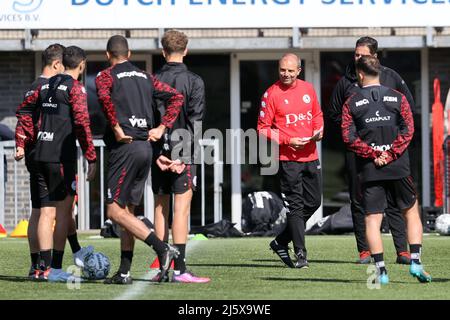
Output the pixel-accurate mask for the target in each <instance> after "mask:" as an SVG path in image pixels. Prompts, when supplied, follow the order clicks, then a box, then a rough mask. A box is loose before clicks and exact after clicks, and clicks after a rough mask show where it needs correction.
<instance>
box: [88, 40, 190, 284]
mask: <svg viewBox="0 0 450 320" xmlns="http://www.w3.org/2000/svg"><path fill="white" fill-rule="evenodd" d="M106 55H107V58H108V61H109V63H110V65H111V67H109V68H108V69H106V70H104V71H102V72H100V73H99V75H98V76H97V78H96V87H97V95H98V98H99V101H100V103H101V105H102V106H103V111H104V113H105V115H106V118H107V120H108V124H109V126H108V128H107V132H106V134H105V137H104V140H105V143H106V145H107V147H108V149H109V151H110V153H109V160H108V190H107V191H108V194H107V203H108V217H109V218H110V219H111V220H113V221H114V222H116V223H117V224H119V225H120V226H121V227H123V228H124V229H123V230H122V232H121V233H120V240H121V260H120V267H119V270H118V271H117V272H116V274H114V275H113V276H112V277H111V278H109V279H107V280H106V281H105V283H106V284H131V283H132V278H131V276H130V268H131V262H132V259H133V251H134V237H136V238H138V239H140V240H142V241H144V242H145V243H146V244H147V245H148V246H150V247H153V249H154V250H155V251H156V253H157V254H158V258H159V261H160V264H161V271H162V277H161V280H162V278H163V277H164V276H165V274H166V272H167V271H168V269H169V267H170V263H171V262H172V260H173V259H174V258H175V257H176V256H178V250H176V249H175V248H174V247H172V246H170V245H168V244H166V243H164V242H163V241H161V240H159V239H158V237H157V236H156V234H155V233H154V232H153V231H152V230H150V229H149V228H148V227H147V226H146V225H145V224H144V222H142V221H141V220H139V219H138V218H137V217H135V216H134V209H135V206H137V205H139V204H140V202H141V199H142V195H143V193H144V187H145V181H146V180H147V178H148V175H149V172H150V167H151V163H152V147H151V144H150V142H149V141H148V140H151V141H157V140H159V139H160V138H161V136H162V135H163V133H164V130H165V129H166V128H170V127H172V125H173V123H174V121H175V120H176V118H177V117H178V115H179V113H180V111H181V107H182V105H183V101H184V99H183V95H181V94H180V93H178V92H177V91H176V90H175V89H173V88H171V87H170V86H168V85H167V84H165V83H162V82H160V81H158V80H157V79H156V78H155V77H153V76H152V75H150V74H148V73H146V72H144V71H142V70H140V69H138V68H137V67H135V66H134V65H133V64H132V63H131V62H129V61H128V59H129V58H130V56H131V53H130V50H129V48H128V42H127V39H125V38H124V37H122V36H119V35H116V36H113V37H111V38H110V39H109V40H108V44H107V52H106ZM154 99H159V100H162V101H164V102H165V103H166V112H165V114H164V115H163V117H162V119H161V121H158V122H160V123H161V124H160V125H159V126H158V127H157V128H153V126H154V124H155V120H156V119H155V115H154V109H153V106H154ZM152 128H153V129H152ZM124 142H125V143H124Z"/></svg>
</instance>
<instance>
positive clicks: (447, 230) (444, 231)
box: [435, 213, 450, 236]
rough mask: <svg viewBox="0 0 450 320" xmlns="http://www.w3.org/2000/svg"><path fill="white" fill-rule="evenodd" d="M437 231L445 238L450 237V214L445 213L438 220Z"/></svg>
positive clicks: (436, 223)
mask: <svg viewBox="0 0 450 320" xmlns="http://www.w3.org/2000/svg"><path fill="white" fill-rule="evenodd" d="M435 228H436V231H437V232H438V233H439V234H440V235H443V236H448V235H450V214H448V213H444V214H441V215H440V216H438V217H437V218H436V222H435Z"/></svg>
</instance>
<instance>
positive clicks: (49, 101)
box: [23, 46, 96, 282]
mask: <svg viewBox="0 0 450 320" xmlns="http://www.w3.org/2000/svg"><path fill="white" fill-rule="evenodd" d="M63 65H64V67H65V70H66V71H65V73H64V74H59V75H56V76H54V77H52V78H50V79H49V80H48V83H47V84H44V85H42V86H40V87H39V88H38V89H37V90H36V91H34V93H32V94H31V95H30V96H29V97H28V98H27V99H26V101H25V102H26V103H27V104H28V105H33V104H34V105H36V107H37V109H38V110H39V119H38V121H37V126H33V123H32V122H31V123H30V122H29V121H27V122H25V123H23V125H24V131H25V132H28V133H31V132H32V133H31V139H32V141H34V143H35V149H34V156H33V159H34V161H35V163H36V167H37V175H38V181H39V194H40V202H41V213H40V219H39V224H38V239H39V247H40V257H41V268H42V274H41V278H43V279H46V280H49V281H58V282H59V281H61V282H66V281H67V280H68V279H69V278H70V277H71V276H72V275H71V274H69V273H66V272H64V271H63V270H62V260H63V255H64V247H65V244H66V238H67V231H68V225H69V223H70V219H72V215H71V208H72V204H73V200H74V195H75V192H76V182H75V174H76V159H77V147H76V141H75V139H78V141H79V143H80V146H81V149H82V150H83V153H84V156H85V158H86V159H87V160H88V162H89V169H88V173H87V179H88V180H89V181H91V180H92V179H93V178H94V176H95V165H96V153H95V148H94V144H93V141H92V135H91V129H90V127H89V125H90V121H89V113H88V110H87V95H86V90H85V88H84V87H83V85H82V84H81V83H80V82H79V81H78V80H77V79H78V78H79V76H80V75H81V74H82V73H83V72H84V69H85V66H86V54H85V53H84V51H83V50H82V49H81V48H78V47H74V46H72V47H68V48H65V49H64V53H63ZM55 218H56V225H55V230H54V232H53V230H52V229H53V222H54V220H55ZM53 235H54V239H55V240H54V243H53ZM52 247H53V252H52V251H51V249H52Z"/></svg>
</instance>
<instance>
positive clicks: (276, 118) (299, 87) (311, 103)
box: [258, 53, 323, 268]
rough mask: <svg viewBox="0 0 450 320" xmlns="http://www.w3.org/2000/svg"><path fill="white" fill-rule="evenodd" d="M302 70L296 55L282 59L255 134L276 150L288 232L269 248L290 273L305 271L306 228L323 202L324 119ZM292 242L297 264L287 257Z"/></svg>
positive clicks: (262, 102)
mask: <svg viewBox="0 0 450 320" xmlns="http://www.w3.org/2000/svg"><path fill="white" fill-rule="evenodd" d="M301 71H302V69H301V63H300V59H299V58H298V57H297V56H296V55H295V54H291V53H288V54H285V55H284V56H283V57H282V58H281V59H280V61H279V78H280V80H279V81H277V82H276V83H275V84H273V85H272V86H271V87H270V88H269V89H268V90H267V91H266V92H265V93H264V96H263V98H262V101H261V109H260V113H259V118H258V132H259V133H260V134H263V135H265V136H267V137H268V138H270V139H272V140H274V141H276V142H278V143H279V146H280V170H279V177H280V186H281V196H282V198H283V201H284V204H285V206H286V209H287V227H286V229H285V230H284V231H283V232H282V233H281V234H280V235H278V236H277V237H276V238H275V240H273V241H272V242H271V243H270V248H271V249H272V250H273V251H274V252H275V253H277V254H278V256H279V257H280V259H281V260H282V261H283V262H284V263H285V264H286V265H287V266H289V267H291V268H294V267H295V268H307V267H308V261H307V260H306V247H305V225H306V222H307V221H308V219H309V218H310V217H311V216H312V215H313V214H314V212H315V211H316V210H317V209H318V208H319V207H320V204H321V198H322V186H321V170H320V169H321V168H320V162H319V159H318V154H317V149H316V141H319V140H321V139H322V136H323V115H322V110H321V109H320V105H319V101H318V100H317V96H316V92H315V90H314V87H313V86H312V84H310V83H308V82H305V81H302V80H299V79H297V77H298V75H299V74H300V72H301ZM291 241H292V242H293V244H294V250H295V255H296V261H295V264H294V263H293V262H292V260H291V258H290V257H289V252H288V243H289V242H291Z"/></svg>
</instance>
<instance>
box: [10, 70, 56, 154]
mask: <svg viewBox="0 0 450 320" xmlns="http://www.w3.org/2000/svg"><path fill="white" fill-rule="evenodd" d="M47 83H48V78H46V77H44V76H40V77H38V78H37V79H36V80H35V81H34V82H33V83H32V84H31V86H30V88H29V89H28V91H27V92H26V93H25V96H24V98H23V101H24V102H25V101H26V99H27V98H28V97H29V96H32V95H33V94H35V92H36V90H38V89H39V88H40V87H41V86H43V85H44V84H47ZM16 118H17V124H16V132H15V139H16V146H17V147H22V148H24V149H25V156H27V157H28V156H31V153H32V151H33V150H34V142H35V141H34V138H33V135H34V130H31V131H30V132H27V131H26V128H33V127H34V125H36V124H37V122H38V118H39V112H38V108H36V105H35V104H31V103H29V104H27V103H21V104H20V105H19V107H18V108H17V110H16ZM27 122H28V123H27Z"/></svg>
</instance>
